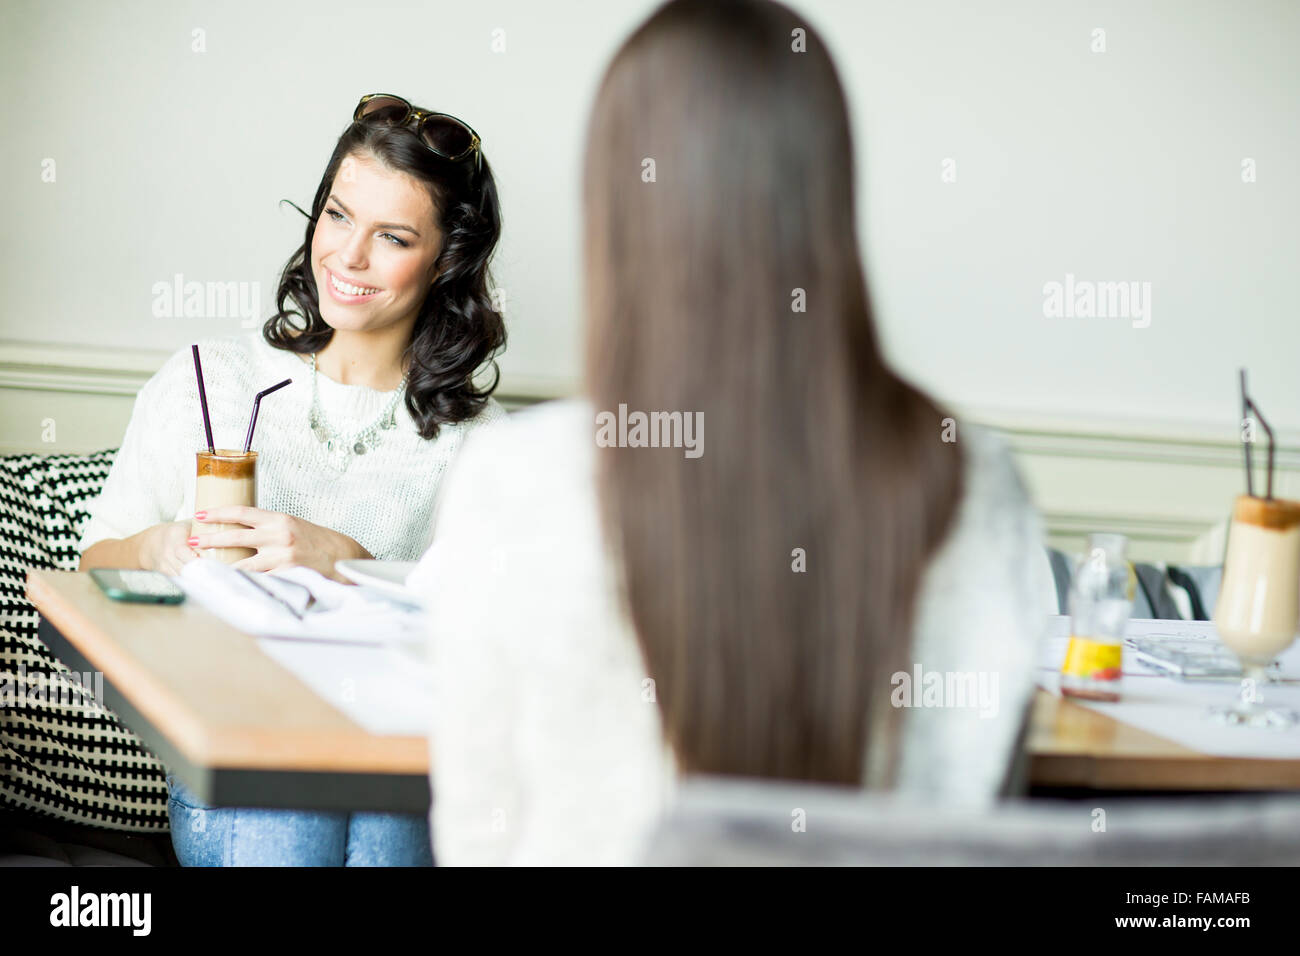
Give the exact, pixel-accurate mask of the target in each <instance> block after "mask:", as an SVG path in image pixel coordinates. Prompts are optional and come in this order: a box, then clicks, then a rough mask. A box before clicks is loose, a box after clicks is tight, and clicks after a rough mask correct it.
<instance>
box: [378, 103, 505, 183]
mask: <svg viewBox="0 0 1300 956" xmlns="http://www.w3.org/2000/svg"><path fill="white" fill-rule="evenodd" d="M352 122H354V123H361V122H366V123H387V124H389V125H392V126H406V125H407V124H408V123H411V122H414V123H415V134H416V135H417V136H418V137H419V138H420V142H422V143H424V145H425V146H427V147H428V148H429V149H430V151H432V152H433V153H434V154H435V155H437V156H438V157H440V158H442V159H445V160H447V162H449V163H460V162H464V161H465V160H467V159H469V157H470V155H471V154H472V155H473V157H474V175H475V176H476V177H477V176H478V174H479V171H480V170H481V169H482V168H483V146H482V142H481V141H480V140H479V138H478V133H476V132H474V130H473V129H472V128H471V127H470V125H469V124H468V123H466V122H464V121H463V120H458V119H457V118H456V117H454V116H449V115H448V114H446V113H430V112H429V111H428V110H421V109H416V108H415V107H414V106H412V105H411V104H410V103H409V102H407V101H406V100H404V99H402V98H401V97H400V96H393V95H392V94H391V93H368V94H366V95H365V96H363V97H361V102H360V103H358V104H357V108H356V109H355V110H353V111H352Z"/></svg>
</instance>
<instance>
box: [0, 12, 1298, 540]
mask: <svg viewBox="0 0 1300 956" xmlns="http://www.w3.org/2000/svg"><path fill="white" fill-rule="evenodd" d="M653 6H654V4H653V3H651V2H647V0H587V2H583V0H497V2H474V3H465V2H457V3H450V2H444V0H432V2H424V3H417V2H396V0H379V2H372V3H367V4H358V3H355V2H342V0H311V2H292V3H291V2H274V3H269V2H249V0H235V2H222V3H220V4H218V3H212V2H209V3H183V2H162V0H137V2H132V3H115V4H110V3H104V2H101V0H44V2H38V0H3V2H2V3H0V84H2V86H0V91H2V92H3V94H4V95H3V96H0V123H3V128H4V148H3V150H0V190H3V192H0V201H2V203H3V205H2V206H0V209H3V217H4V218H3V223H4V227H3V228H0V281H2V282H3V284H4V289H5V294H4V297H3V301H2V303H0V452H12V451H17V450H49V451H54V450H59V451H81V450H87V449H89V448H96V447H112V446H114V445H116V443H117V442H118V441H119V440H120V434H121V427H122V423H123V422H124V421H125V418H126V415H127V413H128V411H129V407H130V400H131V396H132V395H133V394H134V391H135V389H136V388H138V386H139V383H140V382H141V381H143V379H144V378H145V377H147V375H148V373H149V371H150V369H152V368H156V367H157V365H158V364H160V363H161V361H162V357H163V356H164V355H165V354H166V352H169V351H171V350H174V349H176V348H180V347H183V346H184V345H186V344H188V343H189V342H190V341H192V340H194V339H195V338H197V337H199V336H202V335H209V334H224V333H230V332H235V331H238V329H239V325H240V323H239V320H238V318H228V319H207V320H205V319H195V318H189V319H186V318H171V319H167V318H164V319H158V318H154V317H153V315H152V306H153V302H154V294H153V291H152V290H153V286H154V284H155V283H158V282H168V281H171V279H172V277H173V276H174V275H175V274H176V273H181V274H182V275H183V276H184V277H185V279H186V280H198V281H204V282H206V281H234V282H245V283H258V284H260V291H261V301H260V306H261V310H260V315H259V318H261V317H264V316H265V315H267V314H268V313H269V310H270V309H271V308H272V305H273V302H272V300H273V295H274V290H275V281H276V276H277V274H278V270H279V269H280V267H281V266H282V265H283V263H284V261H285V259H286V258H287V257H288V256H289V254H290V253H291V252H292V250H293V249H294V248H295V247H296V245H297V244H298V243H299V242H300V241H301V237H302V232H303V222H302V220H301V218H300V217H299V215H298V214H297V213H295V212H293V211H292V210H290V209H288V208H287V207H286V208H284V209H281V208H279V207H278V206H277V201H278V200H279V199H281V198H289V199H292V200H294V201H295V202H297V203H298V204H299V205H303V206H306V205H307V204H308V203H309V202H310V200H311V197H312V194H313V192H314V190H315V188H316V185H317V182H318V180H319V177H320V175H321V171H322V169H323V167H324V164H325V162H326V160H327V158H328V156H329V152H330V150H331V148H332V146H333V143H334V141H335V139H336V137H337V136H338V134H339V133H340V132H341V131H342V129H343V128H344V127H345V126H346V125H347V122H348V120H349V118H350V111H351V109H352V107H353V105H354V104H355V102H356V100H357V98H358V97H359V96H360V95H361V94H362V93H366V92H372V91H386V92H395V93H400V94H403V95H406V96H407V97H408V98H410V99H412V100H414V101H416V102H418V103H421V104H425V105H429V106H432V107H435V108H438V109H442V110H445V111H447V112H451V113H454V114H457V115H460V116H462V117H464V118H465V119H467V120H468V121H469V122H470V123H471V124H473V125H474V126H475V127H476V128H477V129H478V130H479V132H480V133H481V134H482V135H483V137H484V141H485V145H486V150H487V154H488V156H489V157H490V159H491V161H492V163H493V165H494V166H495V168H496V171H497V175H498V178H499V181H500V184H501V192H502V196H503V202H504V210H505V221H506V228H505V237H504V244H503V247H502V250H501V253H500V255H499V257H498V260H497V275H498V280H499V283H500V285H501V286H503V287H504V288H505V290H506V292H507V295H508V299H507V301H508V306H507V320H508V323H509V327H510V348H509V351H508V352H507V353H506V355H505V357H504V359H503V361H502V366H503V371H504V378H503V383H502V386H503V390H504V392H505V393H507V394H508V395H513V396H515V397H516V398H520V399H527V398H529V397H537V396H544V395H548V394H556V393H561V392H563V391H565V390H568V389H570V388H572V387H573V385H574V383H575V382H576V379H577V376H578V372H579V341H580V334H581V320H580V315H579V304H580V288H579V281H578V280H579V275H580V273H579V269H580V265H579V259H578V256H579V248H580V246H579V206H578V198H579V175H580V157H581V149H582V136H583V131H584V128H585V122H586V115H587V111H588V109H589V106H590V102H591V99H592V96H593V94H594V92H595V86H596V83H597V81H598V79H599V76H600V74H601V71H602V70H603V68H604V65H605V63H606V62H607V60H608V58H609V57H610V56H611V55H612V54H613V52H614V51H615V49H616V48H617V46H618V44H619V42H621V40H622V39H623V37H625V36H626V35H627V33H628V32H629V30H630V29H631V28H632V27H633V26H634V25H635V24H636V23H638V22H639V21H640V20H641V19H642V17H643V16H644V15H645V14H647V13H648V12H649V11H650V10H651V9H653ZM798 7H799V8H800V9H802V10H804V11H805V12H806V13H807V15H808V17H809V19H810V22H811V23H813V24H814V25H815V26H817V27H818V28H819V29H820V30H821V32H822V33H823V35H824V36H825V37H826V38H827V39H828V41H829V43H830V45H831V47H832V50H833V52H834V54H835V56H836V58H837V60H838V63H839V67H840V70H841V74H842V76H843V79H844V82H845V85H846V87H847V89H848V94H849V99H850V102H851V106H852V108H853V114H854V123H855V128H856V131H857V136H858V146H859V155H858V161H859V170H860V180H861V186H862V188H861V189H860V192H859V202H860V209H859V212H860V221H861V224H862V229H863V232H864V246H865V249H866V256H867V261H868V269H869V277H870V281H871V284H872V288H873V293H874V296H875V301H876V305H877V312H878V321H879V323H880V326H881V330H882V334H883V337H884V340H885V343H886V347H887V349H888V350H889V352H890V354H891V355H892V357H893V358H894V360H895V361H896V363H897V364H898V365H899V366H901V367H902V368H903V369H904V370H905V371H906V372H908V373H909V374H911V375H912V376H913V377H914V378H915V379H917V380H918V381H920V382H921V383H922V384H923V385H925V386H927V387H928V388H929V389H931V390H932V391H933V392H934V393H935V394H936V395H938V396H939V397H940V398H942V399H944V400H946V401H948V402H950V403H952V404H953V405H954V406H956V407H957V408H958V409H959V410H960V411H962V412H964V413H966V414H967V415H969V416H970V417H972V418H974V419H977V420H981V421H985V422H990V423H993V424H995V425H999V426H1001V427H1002V428H1003V429H1004V430H1005V431H1006V433H1007V434H1008V436H1009V437H1010V438H1011V439H1012V443H1013V447H1014V448H1015V449H1016V451H1017V454H1018V456H1019V458H1020V462H1021V465H1022V467H1023V468H1024V470H1025V473H1026V476H1027V478H1028V480H1029V482H1030V484H1031V487H1032V489H1033V491H1034V493H1035V497H1036V499H1037V501H1038V504H1039V506H1040V507H1041V508H1042V510H1043V512H1044V514H1045V516H1046V518H1047V522H1048V528H1049V531H1050V532H1051V534H1052V539H1053V541H1054V542H1056V543H1058V544H1061V545H1063V546H1066V547H1069V546H1071V545H1075V544H1077V543H1078V542H1079V541H1081V537H1080V536H1081V535H1082V534H1083V532H1085V531H1087V530H1095V529H1098V528H1110V529H1115V530H1122V531H1125V532H1127V533H1129V534H1131V535H1133V536H1134V537H1135V538H1136V539H1137V540H1138V541H1139V542H1140V543H1141V548H1140V549H1139V550H1140V554H1139V556H1143V557H1170V558H1173V557H1179V556H1182V555H1185V554H1186V553H1187V549H1188V547H1189V546H1190V544H1191V542H1192V541H1193V540H1194V539H1195V538H1196V537H1197V536H1198V535H1199V534H1201V532H1202V531H1204V530H1205V529H1206V528H1208V527H1209V526H1210V525H1211V524H1213V523H1214V522H1215V521H1216V520H1218V519H1219V518H1220V517H1222V515H1223V514H1224V513H1225V512H1226V510H1227V507H1228V505H1229V502H1230V501H1231V496H1232V495H1233V494H1235V493H1237V492H1238V491H1239V490H1241V486H1242V480H1241V472H1240V466H1239V464H1238V462H1239V460H1240V447H1239V446H1238V445H1236V444H1235V440H1236V431H1235V419H1236V416H1237V399H1236V394H1235V370H1236V368H1237V367H1238V366H1239V365H1246V366H1248V367H1249V368H1250V370H1251V375H1252V383H1253V387H1254V391H1255V393H1256V397H1257V398H1258V400H1259V401H1260V403H1261V405H1262V406H1263V408H1264V410H1265V412H1266V414H1269V415H1270V416H1271V418H1272V420H1273V422H1274V424H1275V425H1277V426H1278V428H1279V431H1280V433H1281V436H1282V443H1281V444H1282V449H1281V453H1280V455H1279V468H1280V470H1281V474H1280V475H1279V490H1280V492H1281V493H1283V494H1287V495H1290V496H1293V497H1294V496H1297V495H1300V375H1297V374H1295V373H1294V372H1293V370H1292V367H1293V366H1294V364H1295V361H1296V356H1298V355H1300V321H1297V319H1298V318H1300V316H1297V310H1296V297H1295V294H1294V282H1295V280H1294V278H1293V276H1294V272H1295V267H1296V264H1297V263H1300V229H1298V228H1297V223H1298V222H1300V123H1297V118H1298V117H1300V70H1298V69H1297V67H1296V52H1295V51H1296V49H1297V47H1298V45H1300V3H1296V2H1293V0H1242V2H1232V0H1132V2H1116V3H1104V2H1087V3H1085V2H1082V0H1078V2H1037V0H987V2H980V3H970V2H965V0H921V2H908V3H898V2H890V0H879V2H877V0H870V2H866V0H804V2H801V3H799V4H798ZM1097 28H1101V29H1103V30H1104V31H1105V44H1106V49H1105V52H1092V49H1091V47H1092V45H1093V44H1094V42H1095V40H1094V34H1093V31H1094V30H1095V29H1097ZM195 30H202V31H204V34H203V39H204V42H205V45H206V52H202V53H198V52H194V51H193V49H192V46H193V43H194V34H193V31H195ZM495 30H503V31H504V38H505V51H504V52H500V53H497V52H493V49H492V44H493V40H494V32H493V31H495ZM1246 158H1250V159H1252V160H1253V161H1254V163H1255V166H1256V172H1257V181H1256V182H1253V183H1244V182H1243V181H1242V174H1241V173H1242V161H1243V159H1246ZM47 159H52V160H54V163H55V174H56V178H55V181H54V182H44V181H42V172H43V163H44V161H45V160H47ZM946 159H952V160H954V161H955V164H956V165H955V168H956V182H944V181H943V179H942V177H941V171H942V168H943V167H942V164H943V162H944V161H945V160H946ZM1067 273H1069V274H1073V275H1074V276H1075V277H1077V278H1078V279H1080V280H1093V281H1122V280H1129V281H1137V282H1139V283H1148V282H1149V283H1151V302H1150V305H1151V312H1150V324H1149V325H1148V326H1147V327H1145V328H1135V327H1134V322H1133V320H1131V319H1121V318H1112V319H1102V318H1091V319H1088V318H1074V319H1066V318H1048V317H1045V316H1044V311H1043V287H1044V284H1045V283H1048V282H1052V281H1058V282H1059V281H1064V279H1065V276H1066V275H1067ZM56 419H57V420H58V422H59V428H58V435H59V437H58V440H57V442H55V443H53V444H50V442H51V439H50V438H48V437H47V432H46V429H45V426H44V424H43V423H45V422H47V421H50V420H56Z"/></svg>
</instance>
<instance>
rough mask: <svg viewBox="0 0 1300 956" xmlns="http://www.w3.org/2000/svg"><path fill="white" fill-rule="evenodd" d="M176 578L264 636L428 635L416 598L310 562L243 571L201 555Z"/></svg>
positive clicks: (390, 638)
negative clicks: (336, 576) (341, 577)
mask: <svg viewBox="0 0 1300 956" xmlns="http://www.w3.org/2000/svg"><path fill="white" fill-rule="evenodd" d="M173 580H175V581H176V583H177V585H178V586H179V587H180V588H181V589H182V590H183V591H184V592H185V594H186V596H187V597H189V598H192V599H193V600H195V601H197V602H198V603H199V604H201V605H203V606H204V607H205V608H207V609H208V610H209V611H211V612H212V613H213V614H215V615H216V616H217V617H219V618H221V619H222V620H223V621H225V622H226V623H227V624H230V625H231V626H233V627H237V628H239V630H241V631H245V632H247V633H249V634H256V635H258V636H259V637H286V638H299V639H305V640H329V641H340V642H350V643H364V644H415V643H419V642H421V641H423V640H424V628H425V623H424V614H423V612H422V611H421V610H420V609H419V608H417V607H416V606H414V605H413V604H406V603H403V602H401V601H400V600H398V599H395V598H392V597H389V596H387V595H386V594H385V593H384V592H380V591H375V590H371V589H369V588H359V587H355V586H353V585H347V584H340V583H338V582H337V581H331V580H330V579H329V578H327V577H325V576H324V575H322V574H320V573H318V572H316V571H313V570H311V569H310V568H285V569H283V570H279V571H271V572H256V571H254V572H243V571H236V570H235V569H234V568H232V567H231V566H230V565H228V564H224V563H223V562H221V561H215V560H211V559H200V560H197V561H191V562H189V563H188V564H186V565H185V567H184V568H182V569H181V573H180V575H179V576H178V577H176V578H174V579H173Z"/></svg>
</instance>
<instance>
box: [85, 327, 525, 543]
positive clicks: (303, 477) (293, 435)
mask: <svg viewBox="0 0 1300 956" xmlns="http://www.w3.org/2000/svg"><path fill="white" fill-rule="evenodd" d="M199 351H200V354H201V357H202V361H203V381H204V386H205V389H206V391H207V398H208V408H209V410H210V413H211V417H212V434H213V439H214V441H215V442H216V445H217V447H219V448H242V447H243V445H244V436H245V433H246V432H247V430H248V419H249V415H250V413H251V412H252V408H253V396H254V395H256V394H257V392H259V391H261V390H262V389H264V388H266V387H268V386H270V385H274V384H276V383H277V382H280V381H283V380H284V379H286V378H291V379H293V384H291V385H287V386H285V387H284V388H282V389H280V390H279V391H278V392H275V393H273V394H271V395H268V396H267V397H266V398H265V399H263V400H262V407H261V411H260V412H259V414H258V420H257V430H256V432H255V434H254V436H253V450H255V451H257V452H258V453H259V454H258V461H257V471H258V507H260V508H263V509H265V510H267V511H279V512H283V513H285V514H289V515H293V516H294V517H298V518H303V519H305V520H307V521H310V522H312V523H313V524H318V525H321V526H322V527H326V528H330V529H332V530H334V531H338V532H341V533H343V534H346V535H348V536H349V537H351V538H352V539H354V540H355V541H357V542H358V543H359V544H360V545H361V546H362V547H363V548H365V549H366V550H367V551H369V552H370V553H371V554H372V555H374V556H375V557H376V558H383V559H388V560H395V561H410V560H415V559H417V558H419V556H420V555H421V554H422V553H423V552H424V550H425V548H426V547H427V545H428V542H429V539H430V537H431V535H432V528H433V515H434V504H435V497H436V495H437V493H438V489H439V486H440V485H441V480H442V476H443V474H444V472H445V471H446V469H447V466H448V464H449V463H450V462H451V460H452V458H453V457H455V455H456V453H457V451H458V450H459V449H460V446H461V443H462V442H463V440H464V438H465V435H466V434H467V433H468V432H470V431H471V430H473V429H474V428H477V427H480V426H484V425H489V424H492V423H494V422H498V421H500V420H502V419H504V418H505V412H504V410H503V409H502V408H501V406H500V405H498V404H497V403H496V402H495V401H489V402H488V404H487V406H486V407H485V408H484V409H483V411H482V412H481V413H480V414H479V415H478V416H477V417H476V418H475V419H473V420H472V421H469V422H461V423H459V424H456V425H444V426H443V427H442V429H441V431H440V432H439V434H438V437H437V438H436V439H434V440H433V441H427V440H425V439H423V438H421V437H420V435H419V433H418V432H417V431H416V426H415V422H414V421H413V420H412V418H411V417H410V415H409V414H408V413H407V411H406V408H405V402H404V401H400V402H399V403H398V405H397V409H396V414H395V418H396V422H397V427H396V428H395V429H389V430H385V431H381V432H380V434H381V435H382V436H383V438H382V440H381V442H380V443H379V445H378V447H376V448H368V449H367V450H366V453H365V454H363V455H355V456H353V457H352V459H351V461H350V463H349V465H348V467H347V468H346V470H342V471H340V470H339V469H338V468H337V467H335V466H333V465H331V462H332V461H337V458H335V457H334V456H331V455H327V454H326V453H325V450H324V446H323V445H321V444H320V442H319V441H317V439H316V436H315V435H314V434H313V432H312V430H311V428H310V427H309V425H308V418H309V412H310V408H311V394H312V388H311V367H310V366H309V365H308V364H306V363H305V362H304V361H303V359H302V358H300V357H299V356H297V355H296V354H294V353H292V352H286V351H284V350H282V349H276V348H272V347H271V346H270V345H268V344H266V342H265V341H264V340H263V339H262V336H261V332H260V330H258V331H255V332H252V333H250V334H247V335H244V336H240V337H238V338H223V339H215V338H214V339H204V340H202V341H200V342H199ZM317 385H318V388H319V391H320V401H321V407H322V409H323V411H324V414H325V419H326V421H327V422H328V424H329V425H330V427H331V428H333V429H334V431H336V432H338V433H341V434H343V435H353V434H356V433H357V432H360V431H361V430H362V429H365V428H367V427H368V426H369V425H371V424H372V423H373V422H375V421H376V420H377V419H378V418H379V417H380V415H381V413H382V412H383V410H384V407H385V406H386V404H387V402H388V400H389V398H390V397H391V396H392V392H381V391H377V390H376V389H373V388H368V387H366V386H364V385H343V384H340V383H339V382H336V381H334V380H333V379H330V378H328V377H326V376H325V375H324V374H318V375H317ZM206 446H207V440H206V439H205V438H204V434H203V416H202V413H201V411H200V409H199V396H198V386H197V384H196V383H195V377H194V362H193V359H192V357H191V354H190V350H189V348H184V349H181V350H180V351H178V352H177V353H176V354H174V355H172V356H171V357H170V358H169V359H168V360H167V361H166V363H165V364H164V365H163V367H162V368H161V369H159V370H158V372H157V373H156V374H155V375H154V376H153V377H152V378H151V379H149V381H148V382H146V383H145V385H144V387H143V388H141V389H140V393H139V395H138V396H137V397H136V401H135V408H134V410H133V411H132V413H131V420H130V422H129V423H128V425H127V429H126V436H125V437H124V438H123V439H122V444H121V447H120V449H119V450H118V453H117V458H116V460H115V461H114V462H113V468H112V470H111V471H110V472H109V475H108V480H107V481H106V482H105V484H104V488H103V491H102V492H101V494H100V496H99V498H98V499H97V500H96V501H95V503H94V505H93V507H92V509H91V517H90V520H89V521H88V522H87V524H86V526H85V528H84V530H83V532H82V536H81V542H80V550H81V551H83V552H84V551H85V550H86V548H88V547H90V546H91V545H92V544H94V543H95V542H97V541H101V540H104V539H106V538H125V537H128V536H130V535H133V534H135V533H137V532H139V531H143V530H144V529H145V528H148V527H150V526H152V525H156V524H160V523H163V522H167V521H179V520H184V519H188V518H189V517H190V516H191V515H192V514H193V513H194V479H195V457H194V456H195V452H197V451H198V450H200V449H201V448H204V447H206Z"/></svg>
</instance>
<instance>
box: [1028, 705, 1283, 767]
mask: <svg viewBox="0 0 1300 956" xmlns="http://www.w3.org/2000/svg"><path fill="white" fill-rule="evenodd" d="M1026 745H1027V747H1028V749H1029V755H1030V763H1029V780H1030V783H1031V784H1033V785H1034V786H1039V787H1062V788H1075V787H1078V788H1083V789H1089V790H1215V791H1226V790H1300V760H1264V759H1260V758H1253V757H1214V756H1210V755H1208V754H1203V753H1200V752H1199V751H1196V750H1191V749H1189V748H1187V747H1184V746H1182V745H1181V744H1176V743H1174V742H1172V741H1169V740H1166V739H1164V738H1163V737H1157V736H1155V735H1154V734H1150V733H1147V732H1146V731H1145V730H1140V729H1138V728H1137V727H1134V726H1133V725H1132V724H1125V723H1121V722H1120V721H1118V720H1114V719H1112V718H1111V717H1108V716H1106V715H1105V714H1100V713H1098V712H1097V711H1095V710H1089V709H1088V708H1087V707H1081V706H1080V705H1078V704H1076V703H1073V702H1072V701H1068V700H1063V699H1061V698H1059V697H1055V696H1053V695H1052V694H1049V693H1047V691H1044V690H1039V691H1038V696H1037V698H1036V700H1035V702H1034V713H1033V717H1032V721H1031V723H1030V727H1029V737H1028V741H1027V744H1026Z"/></svg>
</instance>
